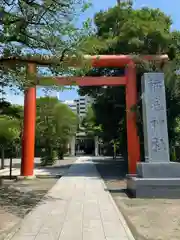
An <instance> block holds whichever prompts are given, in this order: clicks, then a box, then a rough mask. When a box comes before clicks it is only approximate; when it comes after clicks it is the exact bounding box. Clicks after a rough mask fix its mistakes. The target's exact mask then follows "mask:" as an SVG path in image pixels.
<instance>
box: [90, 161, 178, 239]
mask: <svg viewBox="0 0 180 240" xmlns="http://www.w3.org/2000/svg"><path fill="white" fill-rule="evenodd" d="M94 162H95V164H96V167H97V170H98V171H99V173H100V174H101V176H102V178H103V179H104V181H105V183H106V186H107V190H109V191H110V193H111V195H112V197H113V199H114V200H115V202H116V204H117V206H118V208H119V209H120V211H121V212H122V213H123V215H124V217H125V219H126V221H127V223H128V225H129V227H130V229H131V230H132V233H133V235H134V237H135V239H136V240H170V239H171V240H179V239H180V230H179V229H180V200H172V199H135V198H129V197H128V196H127V195H126V191H125V189H126V181H125V173H126V169H125V166H124V162H123V161H122V160H117V161H113V160H112V159H109V160H108V159H106V160H100V161H97V160H95V161H94Z"/></svg>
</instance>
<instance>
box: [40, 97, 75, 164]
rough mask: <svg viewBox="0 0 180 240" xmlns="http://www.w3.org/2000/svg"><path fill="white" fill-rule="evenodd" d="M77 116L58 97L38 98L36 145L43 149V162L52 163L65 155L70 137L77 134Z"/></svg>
mask: <svg viewBox="0 0 180 240" xmlns="http://www.w3.org/2000/svg"><path fill="white" fill-rule="evenodd" d="M76 128H77V116H76V115H75V114H74V113H73V112H72V111H71V109H70V108H69V107H68V106H67V105H65V104H63V103H60V102H59V101H58V100H57V99H56V98H50V97H41V98H39V99H37V118H36V145H37V146H39V147H40V148H41V149H42V151H41V154H43V156H42V162H43V164H45V165H47V164H52V163H53V162H54V161H55V160H56V159H57V154H58V155H59V156H61V157H62V156H63V154H64V153H65V152H66V150H67V149H66V147H67V144H68V142H69V140H70V137H71V136H72V135H73V134H75V131H76Z"/></svg>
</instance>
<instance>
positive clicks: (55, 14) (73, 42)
mask: <svg viewBox="0 0 180 240" xmlns="http://www.w3.org/2000/svg"><path fill="white" fill-rule="evenodd" d="M89 5H90V4H89V2H87V1H85V0H66V1H65V0H45V1H38V0H14V1H13V0H2V1H1V2H0V54H1V60H0V61H1V62H2V59H3V58H6V57H23V56H26V57H27V59H29V57H30V55H36V56H37V57H38V59H39V60H38V62H41V58H42V56H44V55H45V54H46V55H47V54H48V55H49V56H50V57H54V58H55V57H57V59H56V61H54V62H53V63H52V64H50V66H49V68H50V70H53V73H59V72H61V73H62V72H64V71H67V66H66V67H65V65H64V64H63V63H64V62H63V61H64V56H65V54H68V55H69V56H72V55H76V56H79V55H81V53H82V51H84V50H85V49H87V44H86V42H87V41H86V38H87V36H89V32H90V31H91V28H90V27H89V26H90V25H89V23H90V22H89V21H86V22H84V24H83V26H82V27H79V28H78V27H76V25H77V24H76V23H77V20H78V18H79V16H80V14H82V13H83V12H84V11H86V9H87V8H88V7H89ZM85 45H86V47H85ZM90 45H91V46H90ZM88 47H92V44H89V43H88ZM26 65H27V61H25V60H24V59H22V61H21V62H6V63H5V64H2V65H1V67H0V75H1V82H2V83H6V85H8V86H11V85H17V86H18V87H20V88H21V89H22V88H24V87H25V86H26V85H27V84H28V79H27V78H26V70H25V67H26Z"/></svg>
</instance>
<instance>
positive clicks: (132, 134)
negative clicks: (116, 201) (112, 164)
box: [21, 55, 168, 177]
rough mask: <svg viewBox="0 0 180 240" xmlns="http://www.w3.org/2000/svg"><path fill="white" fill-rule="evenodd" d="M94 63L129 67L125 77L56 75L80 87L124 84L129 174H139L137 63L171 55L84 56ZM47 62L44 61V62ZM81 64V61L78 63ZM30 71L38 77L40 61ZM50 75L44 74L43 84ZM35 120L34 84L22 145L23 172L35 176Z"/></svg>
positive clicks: (63, 82) (28, 98)
mask: <svg viewBox="0 0 180 240" xmlns="http://www.w3.org/2000/svg"><path fill="white" fill-rule="evenodd" d="M84 59H85V60H89V61H90V62H91V66H92V67H126V72H125V76H123V77H68V78H66V77H52V80H53V81H54V82H55V83H56V84H59V85H72V82H73V85H74V84H75V85H78V86H103V85H104V86H118V85H124V86H125V89H126V90H125V91H126V119H127V146H128V149H127V150H128V166H129V173H130V174H135V173H136V164H137V162H138V161H140V142H139V136H138V131H137V126H136V113H135V112H133V111H132V110H131V109H132V107H133V106H134V105H136V104H137V87H136V66H135V63H137V62H139V61H142V60H147V61H156V62H163V61H167V60H168V56H167V55H161V56H157V55H155V56H154V55H153V56H133V55H100V56H89V55H88V56H84ZM42 65H43V64H42ZM46 65H47V64H46ZM76 66H77V64H76ZM28 72H29V74H31V75H33V76H35V74H36V64H35V63H31V62H30V61H29V64H28ZM46 79H49V77H47V78H46V77H41V78H40V80H41V81H42V82H41V83H42V84H41V85H43V81H44V82H46ZM35 123H36V88H35V87H34V86H33V87H30V88H28V89H27V90H26V91H25V97H24V128H23V144H22V148H23V149H22V164H21V175H22V176H28V177H31V176H33V170H34V150H35Z"/></svg>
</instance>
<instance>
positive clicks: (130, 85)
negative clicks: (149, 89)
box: [126, 62, 140, 174]
mask: <svg viewBox="0 0 180 240" xmlns="http://www.w3.org/2000/svg"><path fill="white" fill-rule="evenodd" d="M126 77H127V84H126V121H127V148H128V149H127V150H128V168H129V174H135V173H136V164H137V162H138V161H140V142H139V136H138V130H137V123H136V113H135V111H134V109H132V108H133V107H135V106H136V104H137V86H136V66H135V64H134V63H133V62H130V63H129V64H128V65H127V68H126Z"/></svg>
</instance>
